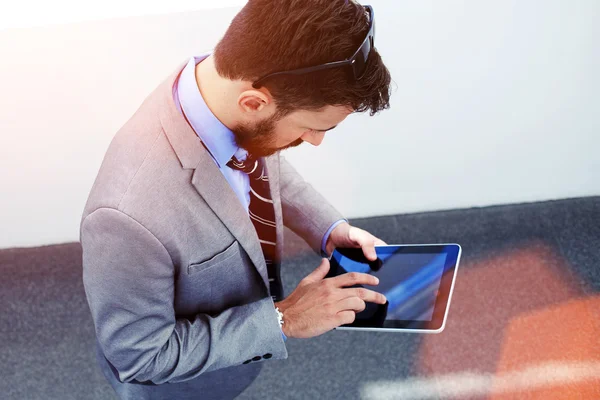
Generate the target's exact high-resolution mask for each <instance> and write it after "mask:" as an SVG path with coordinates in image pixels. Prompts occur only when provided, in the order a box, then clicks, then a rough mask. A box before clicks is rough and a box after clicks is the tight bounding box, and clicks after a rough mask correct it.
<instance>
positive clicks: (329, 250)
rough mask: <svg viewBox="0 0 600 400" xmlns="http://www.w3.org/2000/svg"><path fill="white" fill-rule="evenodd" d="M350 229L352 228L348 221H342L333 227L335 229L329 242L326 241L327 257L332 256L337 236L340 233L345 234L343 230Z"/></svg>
mask: <svg viewBox="0 0 600 400" xmlns="http://www.w3.org/2000/svg"><path fill="white" fill-rule="evenodd" d="M348 229H350V224H349V223H348V222H346V221H344V222H341V223H340V224H338V225H337V226H336V227H335V228H333V230H332V231H331V233H330V234H329V237H328V238H327V242H326V243H325V252H326V253H327V257H330V256H331V254H332V253H333V250H334V249H335V247H336V245H335V243H336V242H337V240H336V238H337V237H338V236H339V235H343V232H345V231H347V230H348Z"/></svg>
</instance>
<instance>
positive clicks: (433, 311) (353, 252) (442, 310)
mask: <svg viewBox="0 0 600 400" xmlns="http://www.w3.org/2000/svg"><path fill="white" fill-rule="evenodd" d="M461 250H462V249H461V247H460V245H458V244H410V245H388V246H376V247H375V251H376V253H377V260H376V261H369V260H368V259H367V258H366V257H365V256H364V254H363V251H362V249H360V248H359V249H349V248H344V249H341V248H338V249H335V250H334V251H333V254H332V255H331V257H330V260H329V261H330V265H331V267H330V269H329V273H328V274H327V277H334V276H337V275H341V274H345V273H347V272H353V271H356V272H362V273H367V274H371V275H375V276H376V277H377V278H379V284H378V285H375V286H370V285H355V286H351V287H365V288H367V289H370V290H373V291H376V292H379V293H382V294H384V295H385V297H386V299H387V302H386V304H385V305H382V304H377V303H371V302H366V308H365V309H364V310H363V311H361V312H358V313H356V319H355V321H354V322H353V323H352V324H347V325H341V326H340V327H338V328H336V329H352V330H363V331H399V332H417V333H439V332H441V331H442V330H443V329H444V326H445V324H446V317H447V316H448V308H449V306H450V298H451V296H452V290H453V289H454V281H455V279H456V271H457V269H458V263H459V261H460V254H461Z"/></svg>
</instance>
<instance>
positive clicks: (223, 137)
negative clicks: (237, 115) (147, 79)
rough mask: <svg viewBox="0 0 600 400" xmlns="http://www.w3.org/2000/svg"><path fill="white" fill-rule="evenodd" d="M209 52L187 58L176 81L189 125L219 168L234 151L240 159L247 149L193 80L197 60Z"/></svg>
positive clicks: (194, 78)
mask: <svg viewBox="0 0 600 400" xmlns="http://www.w3.org/2000/svg"><path fill="white" fill-rule="evenodd" d="M208 56H209V54H204V55H201V56H194V57H192V58H190V61H189V62H188V63H187V65H186V66H185V68H184V69H183V71H182V72H181V76H180V77H179V82H178V83H177V90H178V93H179V103H180V104H181V108H182V109H183V111H185V116H186V117H187V120H188V121H189V123H190V125H192V128H193V129H194V131H195V132H196V134H197V135H198V137H200V140H202V142H204V144H205V145H206V147H207V149H208V151H209V152H210V153H211V155H212V156H213V158H214V159H215V161H216V162H217V165H218V166H219V168H222V167H224V166H225V165H226V164H227V163H228V162H229V160H230V159H231V157H232V156H233V155H234V154H235V155H236V157H237V158H238V159H240V160H243V159H245V156H246V154H247V152H246V151H245V150H244V149H241V148H240V147H239V146H238V145H237V143H236V142H235V136H234V134H233V132H231V130H229V128H227V127H226V126H225V125H223V123H222V122H221V121H219V119H218V118H217V117H216V116H215V115H214V114H213V113H212V111H210V109H209V108H208V106H207V105H206V102H205V101H204V99H203V98H202V94H201V93H200V89H198V84H197V81H196V64H198V63H199V62H201V61H202V60H204V59H205V58H206V57H208Z"/></svg>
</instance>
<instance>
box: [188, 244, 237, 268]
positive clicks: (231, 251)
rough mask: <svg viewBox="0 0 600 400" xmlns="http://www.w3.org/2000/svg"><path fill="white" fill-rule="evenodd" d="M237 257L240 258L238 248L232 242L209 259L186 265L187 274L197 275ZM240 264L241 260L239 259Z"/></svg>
mask: <svg viewBox="0 0 600 400" xmlns="http://www.w3.org/2000/svg"><path fill="white" fill-rule="evenodd" d="M236 255H237V256H238V258H240V257H239V256H240V246H239V244H238V241H237V240H234V242H233V243H232V244H230V245H229V246H228V247H227V248H226V249H225V250H223V251H222V252H220V253H218V254H216V255H214V256H213V257H211V258H210V259H208V260H206V261H202V262H197V263H191V264H189V265H188V275H189V274H197V273H198V272H201V271H206V270H207V269H209V268H212V267H215V266H217V265H220V264H222V263H225V262H227V261H228V260H229V259H231V258H233V257H235V256H236ZM240 262H241V259H240Z"/></svg>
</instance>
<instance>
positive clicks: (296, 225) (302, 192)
mask: <svg viewBox="0 0 600 400" xmlns="http://www.w3.org/2000/svg"><path fill="white" fill-rule="evenodd" d="M279 159H280V163H279V171H280V172H279V180H280V190H281V208H282V213H283V223H284V225H285V226H287V227H288V228H290V229H291V230H292V231H294V232H295V233H297V234H298V235H299V236H300V237H301V238H302V239H304V240H305V241H306V242H307V243H308V245H309V246H310V247H311V248H312V249H313V250H314V251H315V252H316V253H318V254H321V242H322V240H323V237H324V235H325V234H326V233H327V231H328V229H329V228H330V227H331V225H333V224H334V223H335V222H337V221H339V220H342V219H345V218H344V216H343V215H342V214H341V213H340V212H339V211H338V210H336V209H335V208H334V207H333V206H332V205H331V204H329V202H328V201H327V200H326V199H325V198H324V197H323V196H322V195H321V194H320V193H319V192H317V191H316V190H315V189H314V188H313V187H312V185H311V184H309V183H308V182H306V181H305V180H304V179H303V178H302V176H300V174H298V172H297V171H296V169H295V168H294V167H293V166H292V165H291V164H290V163H289V162H288V161H287V160H286V159H285V158H284V157H283V156H280V157H279Z"/></svg>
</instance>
